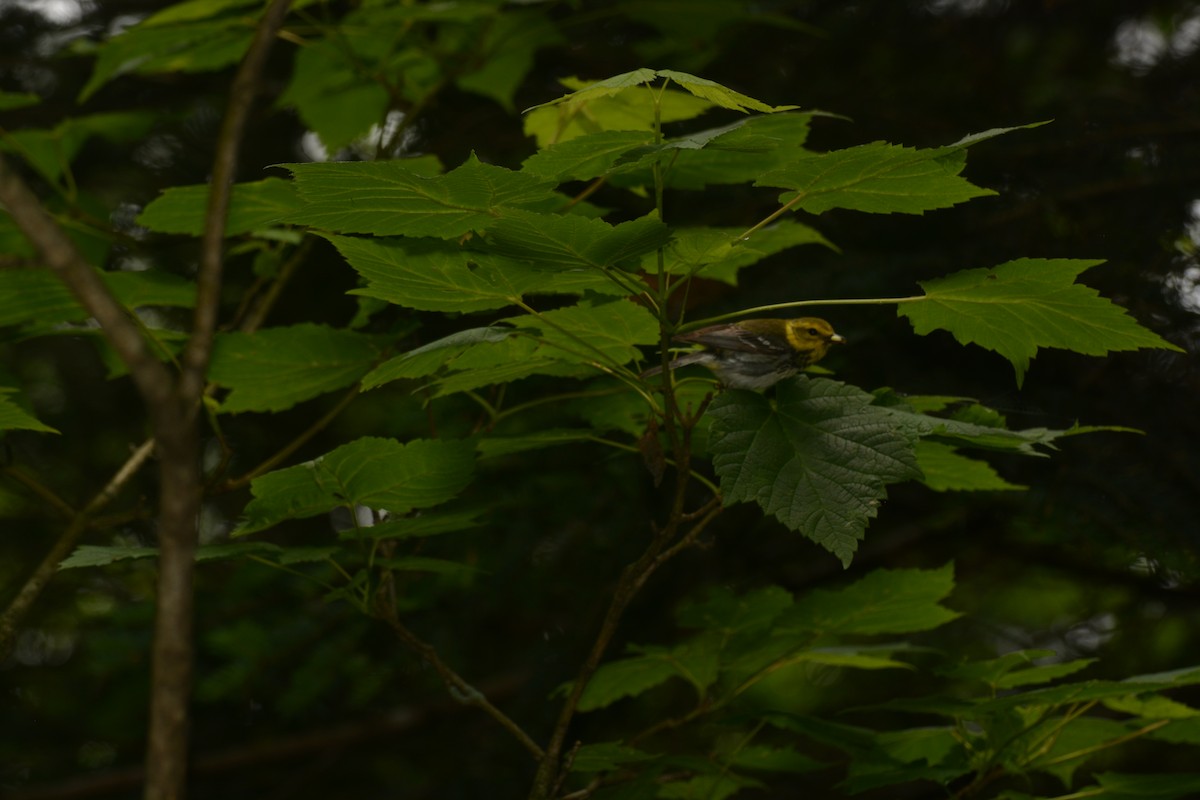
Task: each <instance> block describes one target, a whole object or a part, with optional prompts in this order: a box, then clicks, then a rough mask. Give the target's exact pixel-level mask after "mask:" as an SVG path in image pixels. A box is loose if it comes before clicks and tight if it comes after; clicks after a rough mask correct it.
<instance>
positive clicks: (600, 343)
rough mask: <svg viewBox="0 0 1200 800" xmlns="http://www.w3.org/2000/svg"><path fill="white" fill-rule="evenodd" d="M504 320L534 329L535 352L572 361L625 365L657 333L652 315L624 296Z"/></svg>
mask: <svg viewBox="0 0 1200 800" xmlns="http://www.w3.org/2000/svg"><path fill="white" fill-rule="evenodd" d="M505 321H506V322H508V323H510V324H513V325H517V326H519V327H521V328H522V329H526V330H532V331H535V332H536V333H537V336H538V340H539V342H540V343H541V346H540V347H539V348H538V354H539V355H542V356H545V357H549V358H553V359H555V360H562V361H570V362H572V363H583V364H597V363H601V364H607V365H611V364H628V363H629V362H630V361H633V360H634V359H637V358H640V357H641V352H640V351H639V350H638V349H637V347H636V346H637V345H650V344H655V343H656V342H657V341H658V336H659V332H658V321H657V320H656V319H655V318H654V315H653V314H651V313H650V312H649V311H648V310H647V309H646V308H645V307H644V306H640V305H638V304H637V303H634V302H631V301H629V300H625V299H619V300H608V301H604V302H584V303H579V304H577V305H573V306H567V307H566V308H558V309H554V310H552V311H545V312H543V313H541V314H538V315H537V316H525V317H513V318H510V319H508V320H505Z"/></svg>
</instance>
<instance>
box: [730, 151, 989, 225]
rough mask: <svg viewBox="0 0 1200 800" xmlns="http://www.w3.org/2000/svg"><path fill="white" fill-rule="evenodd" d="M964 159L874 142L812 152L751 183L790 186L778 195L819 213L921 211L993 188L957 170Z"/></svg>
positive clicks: (959, 169)
mask: <svg viewBox="0 0 1200 800" xmlns="http://www.w3.org/2000/svg"><path fill="white" fill-rule="evenodd" d="M964 164H965V162H964V161H962V159H960V158H953V157H947V153H946V150H945V149H944V148H931V149H925V150H918V149H916V148H912V147H903V146H901V145H894V144H888V143H886V142H874V143H872V144H865V145H859V146H858V147H851V148H848V149H846V150H834V151H832V152H829V153H822V154H819V155H811V156H809V157H807V158H801V159H800V160H798V161H796V162H794V163H792V164H790V165H788V166H786V167H783V168H782V169H778V170H775V171H774V172H770V173H767V174H766V175H763V176H762V177H760V178H759V179H758V180H756V181H755V182H754V185H755V186H776V187H780V188H784V189H790V190H792V191H793V192H795V194H785V195H783V196H782V197H781V198H780V200H781V202H785V203H787V204H788V205H789V206H790V207H793V208H799V209H803V210H805V211H808V212H809V213H812V214H820V213H822V212H824V211H828V210H829V209H831V208H849V209H854V210H856V211H866V212H869V213H873V214H891V213H903V214H922V213H924V212H926V211H930V210H933V209H938V208H949V207H950V206H954V205H957V204H959V203H965V202H966V201H968V200H971V199H973V198H976V197H984V196H986V195H992V194H996V193H995V192H993V191H992V190H990V189H981V188H980V187H978V186H975V185H973V184H971V183H970V182H968V181H967V180H966V179H965V178H962V177H960V176H959V173H960V172H962V169H963V166H964Z"/></svg>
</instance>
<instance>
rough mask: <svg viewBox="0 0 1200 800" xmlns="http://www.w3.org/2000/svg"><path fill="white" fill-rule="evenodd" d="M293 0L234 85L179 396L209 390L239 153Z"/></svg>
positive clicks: (277, 5) (280, 7) (278, 4)
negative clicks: (227, 223) (269, 56)
mask: <svg viewBox="0 0 1200 800" xmlns="http://www.w3.org/2000/svg"><path fill="white" fill-rule="evenodd" d="M290 5H291V0H273V2H272V3H271V4H270V6H268V8H267V11H266V13H265V14H264V15H263V18H262V20H261V21H260V22H259V24H258V29H257V30H256V31H255V34H254V40H253V41H252V42H251V43H250V48H249V50H247V51H246V57H245V58H244V59H243V61H242V65H241V67H240V68H239V69H238V73H237V76H236V77H235V78H234V79H233V84H232V86H230V88H229V106H228V108H227V109H226V111H225V118H224V120H223V121H222V123H221V132H220V134H219V137H220V138H219V139H218V140H217V152H216V155H215V157H214V159H213V168H212V190H211V191H210V192H209V195H208V208H207V211H206V213H205V220H204V234H203V236H202V237H201V240H200V248H201V249H200V271H199V274H198V275H197V276H196V311H195V316H194V321H193V324H192V333H191V336H190V337H189V338H188V343H187V347H186V348H185V349H184V352H183V358H182V359H181V361H182V364H183V374H182V375H181V376H180V384H179V397H180V399H182V400H183V401H185V402H188V401H191V402H193V403H194V402H195V401H197V400H199V399H200V395H201V393H202V392H203V391H204V374H205V372H206V371H207V369H208V359H209V356H210V355H211V353H212V343H213V334H214V333H215V332H216V329H217V310H218V308H219V306H220V302H219V301H220V294H221V267H222V260H223V251H224V244H225V221H226V219H227V218H228V216H229V198H230V195H231V194H232V188H233V181H234V177H235V175H236V173H237V160H238V152H239V150H240V149H241V143H242V134H243V132H244V131H245V128H246V120H247V119H248V118H249V116H250V108H251V107H252V106H253V104H254V99H255V96H256V95H257V94H258V84H259V79H260V77H261V75H262V71H263V67H264V66H265V65H266V61H267V54H268V53H269V52H270V50H271V44H272V42H273V41H274V39H275V35H276V33H277V32H278V31H279V29H280V28H281V27H282V26H283V18H284V17H285V16H287V12H288V8H289V6H290Z"/></svg>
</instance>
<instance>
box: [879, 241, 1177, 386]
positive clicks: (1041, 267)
mask: <svg viewBox="0 0 1200 800" xmlns="http://www.w3.org/2000/svg"><path fill="white" fill-rule="evenodd" d="M1100 263H1103V262H1100V261H1087V260H1083V259H1068V258H1056V259H1043V258H1020V259H1017V260H1015V261H1008V262H1006V263H1004V264H1000V265H999V266H996V267H992V268H990V269H970V270H964V271H962V272H956V273H954V274H953V275H950V276H948V277H945V278H939V279H937V280H931V281H924V282H922V283H921V288H922V289H924V290H925V297H924V298H923V299H921V300H918V301H914V302H910V303H904V304H902V305H900V306H899V308H898V309H897V313H899V314H900V315H902V316H905V317H908V320H909V322H911V323H912V326H913V330H915V331H916V332H917V333H918V334H921V335H922V336H923V335H925V334H928V333H929V332H930V331H933V330H936V329H939V328H941V329H944V330H948V331H950V332H951V333H952V334H954V338H955V339H957V340H958V341H959V342H961V343H962V344H972V343H973V344H977V345H979V346H980V347H983V348H986V349H988V350H993V351H995V352H997V353H999V354H1000V355H1002V356H1004V357H1005V358H1006V359H1008V360H1009V361H1010V362H1011V363H1012V365H1013V369H1014V370H1015V371H1016V376H1017V385H1018V386H1020V385H1021V383H1022V382H1023V381H1024V378H1025V372H1026V370H1027V369H1028V368H1029V362H1030V361H1031V360H1032V359H1033V357H1034V356H1035V355H1037V351H1038V348H1041V347H1057V348H1061V349H1064V350H1073V351H1075V352H1077V353H1083V354H1085V355H1093V356H1099V355H1106V354H1107V353H1110V352H1113V351H1117V350H1137V349H1138V348H1142V347H1157V348H1162V349H1167V350H1175V351H1179V352H1182V351H1180V350H1179V348H1178V347H1176V346H1175V345H1173V344H1171V343H1170V342H1167V341H1166V340H1164V339H1162V338H1161V337H1159V336H1158V334H1155V333H1153V332H1151V331H1149V330H1147V329H1145V328H1143V327H1142V326H1140V325H1138V323H1137V322H1136V321H1134V319H1133V318H1132V317H1130V316H1129V315H1128V313H1127V312H1126V311H1125V309H1123V308H1121V307H1120V306H1118V305H1115V304H1114V303H1112V302H1111V301H1109V300H1107V299H1105V298H1103V297H1101V296H1100V294H1099V293H1098V292H1097V291H1096V290H1095V289H1092V288H1090V287H1088V286H1083V285H1081V284H1077V283H1075V278H1076V277H1078V275H1079V273H1081V272H1083V271H1084V270H1086V269H1087V268H1089V267H1093V266H1095V265H1097V264H1100Z"/></svg>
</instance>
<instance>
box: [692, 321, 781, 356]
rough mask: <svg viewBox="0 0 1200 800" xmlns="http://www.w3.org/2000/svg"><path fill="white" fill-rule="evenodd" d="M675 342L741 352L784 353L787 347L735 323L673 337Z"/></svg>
mask: <svg viewBox="0 0 1200 800" xmlns="http://www.w3.org/2000/svg"><path fill="white" fill-rule="evenodd" d="M675 341H677V342H692V343H693V344H702V345H705V346H707V347H716V348H719V349H721V350H735V351H737V352H741V353H786V352H787V351H788V348H787V347H786V346H785V345H783V344H782V343H781V342H779V341H778V340H777V339H773V338H771V337H768V336H763V335H762V334H759V333H754V332H753V331H748V330H746V329H745V328H740V327H738V326H736V325H713V326H711V327H708V328H701V329H699V330H695V331H692V332H691V333H684V334H680V335H679V336H676V337H675Z"/></svg>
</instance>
